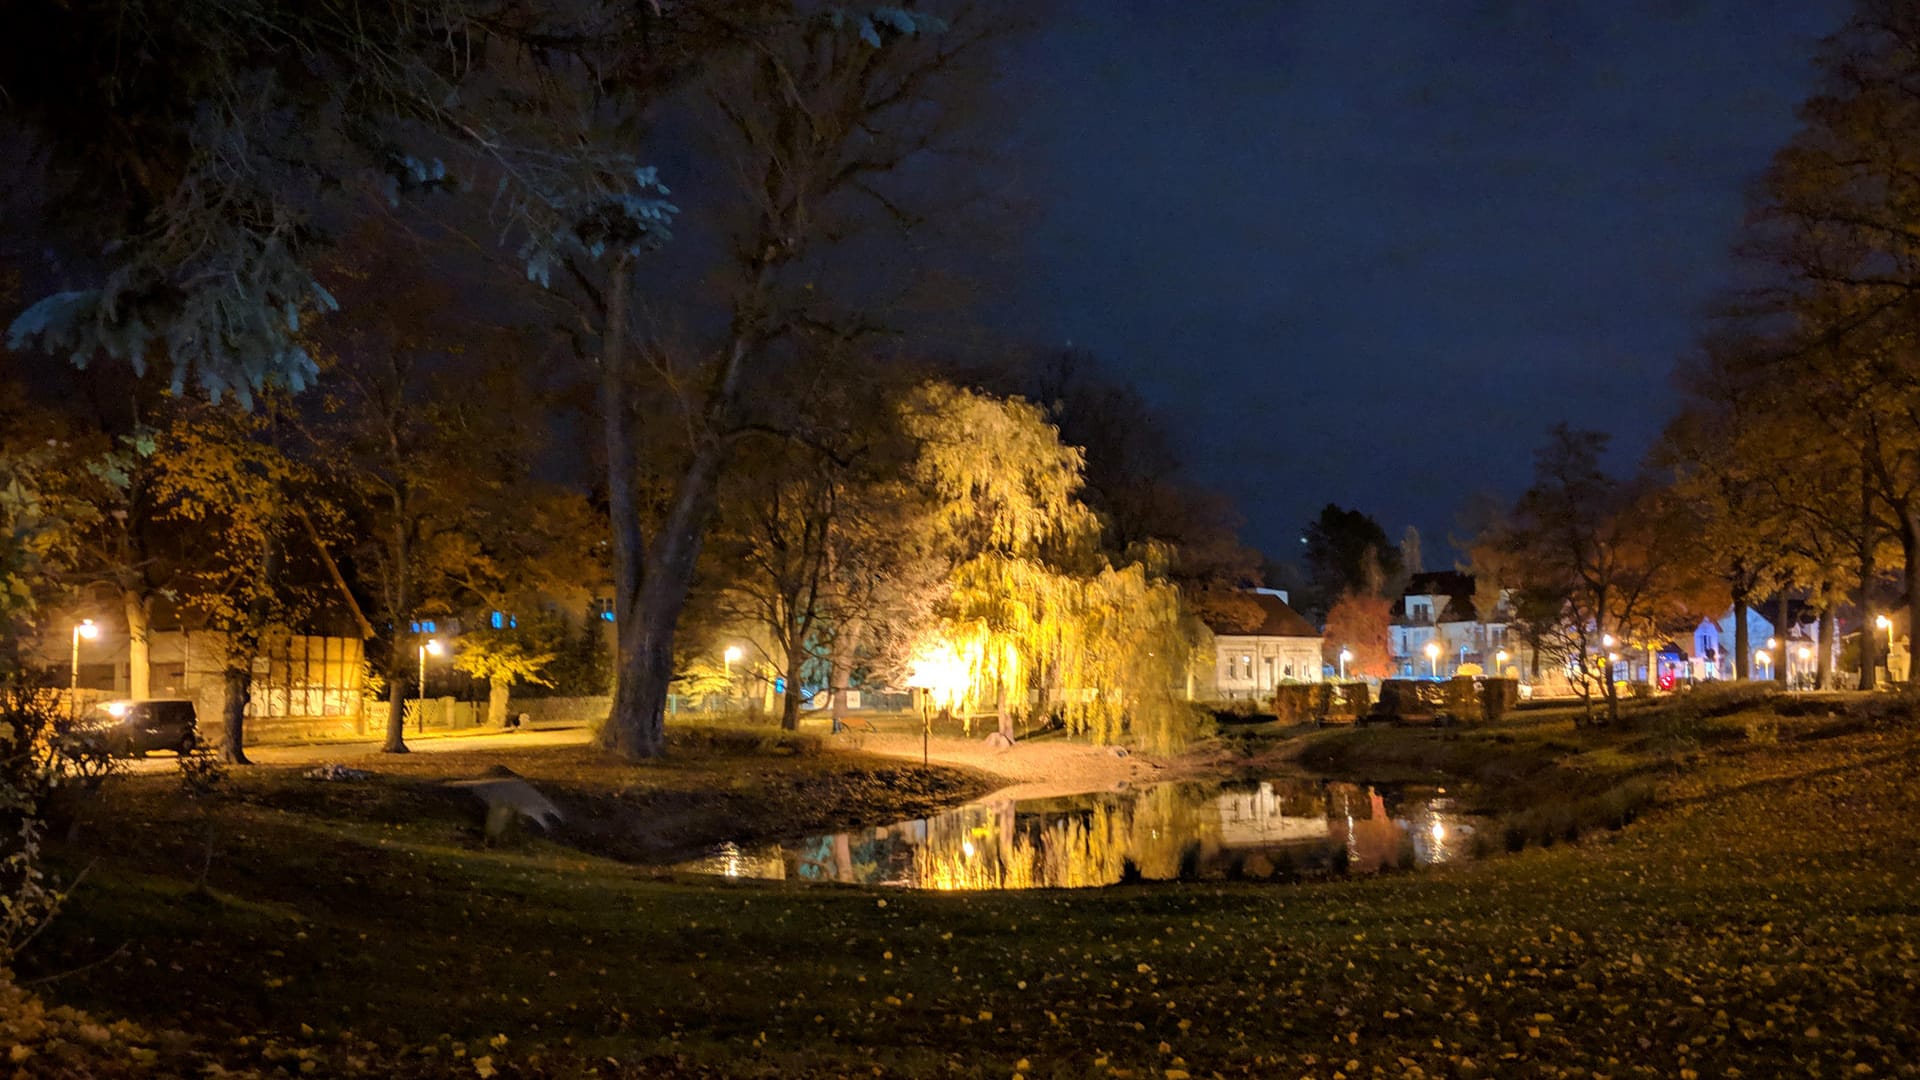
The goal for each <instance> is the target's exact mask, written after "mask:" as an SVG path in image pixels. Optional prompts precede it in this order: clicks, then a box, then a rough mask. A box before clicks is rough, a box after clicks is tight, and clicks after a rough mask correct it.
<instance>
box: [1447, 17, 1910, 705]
mask: <svg viewBox="0 0 1920 1080" xmlns="http://www.w3.org/2000/svg"><path fill="white" fill-rule="evenodd" d="M1818 62H1819V67H1820V71H1821V75H1822V85H1821V89H1820V91H1819V92H1818V93H1817V94H1816V95H1815V96H1814V97H1813V98H1811V99H1810V100H1809V101H1807V102H1806V103H1805V104H1804V105H1803V106H1802V108H1801V118H1802V127H1801V129H1800V130H1799V132H1798V133H1797V134H1796V135H1795V136H1794V138H1793V139H1792V140H1791V141H1790V142H1789V143H1788V144H1787V145H1786V146H1783V147H1781V148H1780V150H1779V151H1778V152H1777V153H1776V155H1775V157H1774V160H1773V163H1772V165H1771V167H1770V168H1769V169H1768V171H1767V173H1766V174H1765V176H1764V178H1763V179H1762V181H1761V183H1760V184H1759V185H1758V187H1757V189H1756V191H1755V193H1754V196H1753V203H1752V210H1751V213H1750V215H1749V218H1748V221H1747V224H1746V227H1745V230H1744V233H1743V236H1742V238H1741V241H1740V244H1739V246H1738V250H1737V254H1738V256H1739V260H1740V275H1739V280H1740V282H1741V285H1740V286H1739V287H1738V288H1737V289H1735V290H1733V291H1731V292H1730V293H1729V295H1728V298H1727V301H1726V303H1725V304H1724V305H1723V306H1722V308H1721V310H1720V311H1719V312H1717V313H1716V315H1715V316H1714V318H1713V319H1712V321H1711V324H1710V325H1709V326H1708V327H1707V329H1706V330H1705V332H1704V333H1703V338H1702V344H1701V345H1700V347H1699V349H1698V350H1697V352H1696V354H1695V355H1693V356H1691V357H1688V358H1687V359H1685V360H1684V361H1683V362H1682V363H1681V364H1680V365H1679V369H1678V371H1677V373H1676V383H1677V384H1678V387H1679V389H1680V391H1681V393H1682V396H1683V407H1682V410H1681V412H1680V414H1679V415H1678V416H1677V417H1676V418H1675V419H1674V421H1673V422H1672V423H1671V425H1670V426H1669V428H1668V430H1667V432H1666V434H1665V436H1664V437H1663V438H1662V440H1661V441H1660V443H1659V445H1658V446H1656V447H1655V448H1654V449H1653V451H1652V452H1651V453H1650V454H1649V455H1648V457H1647V459H1646V460H1645V462H1644V463H1643V464H1642V466H1641V468H1640V470H1639V472H1638V473H1637V474H1636V475H1634V476H1632V477H1624V478H1623V477H1620V476H1617V475H1615V474H1613V473H1611V472H1610V471H1609V470H1607V469H1605V468H1603V467H1602V464H1601V462H1602V456H1603V453H1604V450H1605V446H1606V439H1605V437H1604V436H1602V435H1598V434H1595V433H1591V432H1580V431H1570V430H1567V429H1565V428H1559V429H1556V430H1555V432H1554V433H1553V435H1552V437H1551V438H1550V439H1549V441H1548V443H1547V444H1546V445H1545V446H1544V447H1543V448H1542V449H1541V450H1540V452H1539V454H1538V456H1537V459H1536V470H1535V483H1534V486H1533V487H1532V488H1531V489H1530V490H1529V491H1528V492H1527V493H1526V494H1525V495H1524V496H1523V497H1522V498H1521V499H1520V500H1519V502H1518V503H1517V504H1516V505H1514V506H1513V507H1511V508H1508V509H1507V510H1506V511H1505V512H1504V513H1502V514H1500V515H1497V518H1496V520H1493V521H1491V522H1484V523H1482V527H1481V528H1479V529H1478V530H1477V531H1478V539H1477V540H1476V541H1475V542H1474V543H1473V545H1472V548H1473V551H1472V560H1471V561H1472V563H1473V564H1474V569H1476V570H1478V571H1479V572H1480V573H1481V575H1482V576H1483V577H1485V578H1491V579H1496V580H1499V581H1501V582H1502V583H1504V584H1506V585H1507V586H1509V587H1510V588H1511V589H1513V590H1514V593H1513V596H1514V597H1515V601H1514V604H1515V607H1516V609H1517V610H1516V611H1515V612H1513V613H1512V614H1513V618H1514V621H1515V622H1516V624H1517V625H1518V626H1519V627H1520V628H1521V630H1522V632H1523V633H1524V634H1525V635H1526V636H1527V637H1528V639H1529V641H1530V642H1531V643H1533V644H1535V645H1537V646H1538V650H1537V652H1536V655H1538V654H1539V653H1545V654H1546V655H1548V656H1549V657H1551V658H1553V659H1554V660H1556V661H1557V662H1564V663H1567V664H1569V665H1571V666H1573V667H1576V668H1580V669H1585V668H1587V667H1588V666H1589V665H1590V663H1595V662H1598V660H1597V658H1599V657H1601V656H1603V655H1605V653H1606V652H1607V649H1608V648H1611V647H1613V646H1612V645H1610V644H1606V643H1607V642H1612V641H1614V640H1615V639H1618V640H1619V641H1621V642H1623V643H1639V642H1648V641H1657V640H1664V639H1667V638H1670V637H1677V636H1680V635H1682V634H1684V633H1685V632H1686V631H1688V630H1689V629H1690V628H1691V626H1692V625H1694V624H1696V623H1697V622H1698V621H1699V620H1700V619H1701V618H1702V617H1707V618H1719V617H1720V616H1721V614H1722V613H1723V612H1725V611H1727V610H1728V608H1729V607H1730V608H1731V609H1732V612H1733V632H1734V640H1733V641H1732V642H1731V643H1730V645H1731V648H1730V651H1731V653H1732V657H1733V660H1734V664H1735V670H1736V673H1737V675H1738V676H1739V677H1742V678H1745V677H1748V676H1750V675H1751V674H1752V671H1753V664H1754V660H1755V654H1756V650H1757V649H1758V648H1759V647H1760V646H1761V645H1762V644H1763V643H1760V642H1753V641H1750V640H1748V630H1747V626H1748V620H1747V614H1746V613H1747V611H1748V610H1749V609H1750V608H1754V607H1757V606H1761V605H1765V607H1766V611H1765V614H1766V615H1767V617H1768V618H1769V619H1770V620H1772V621H1773V622H1774V624H1775V625H1776V626H1777V627H1779V628H1780V633H1781V635H1782V637H1783V638H1784V637H1785V635H1786V632H1787V629H1788V623H1789V621H1790V620H1791V618H1792V616H1791V615H1790V610H1791V609H1792V608H1799V606H1800V605H1805V607H1804V610H1807V611H1810V612H1811V613H1812V618H1813V619H1814V620H1816V621H1817V630H1816V632H1815V635H1814V637H1815V641H1814V642H1813V643H1812V647H1811V648H1810V651H1811V652H1813V653H1815V654H1816V655H1817V656H1818V661H1817V668H1816V671H1815V673H1814V681H1815V683H1816V684H1817V685H1819V686H1821V687H1831V686H1835V685H1836V684H1837V682H1838V679H1839V676H1838V674H1837V672H1836V671H1835V665H1834V659H1835V657H1836V656H1842V655H1844V656H1845V657H1846V659H1847V662H1848V666H1850V667H1851V668H1853V669H1854V670H1856V671H1857V672H1858V674H1857V682H1856V685H1858V686H1859V687H1860V688H1863V689H1865V688H1871V687H1872V686H1873V685H1874V684H1875V680H1876V677H1877V675H1876V673H1877V671H1878V670H1879V669H1880V668H1881V667H1882V666H1883V665H1884V664H1885V660H1886V658H1885V656H1884V655H1883V650H1884V649H1885V648H1886V647H1887V645H1888V644H1889V643H1891V642H1892V641H1893V640H1895V639H1896V638H1897V637H1899V636H1902V635H1904V634H1905V633H1906V632H1907V631H1906V628H1909V627H1911V626H1912V625H1913V621H1914V615H1915V614H1916V613H1920V366H1916V363H1915V357H1916V352H1915V349H1914V348H1913V343H1914V340H1915V336H1916V331H1917V330H1920V303H1916V300H1917V298H1920V261H1916V253H1920V247H1916V239H1920V234H1916V232H1915V230H1914V226H1913V222H1914V221H1915V220H1916V211H1917V210H1920V180H1916V177H1920V170H1916V167H1915V161H1914V155H1915V154H1916V152H1917V151H1916V147H1920V12H1916V11H1915V9H1914V8H1913V7H1912V5H1909V4H1902V3H1897V2H1891V0H1862V2H1861V3H1860V4H1859V5H1858V7H1857V9H1856V11H1855V13H1854V15H1853V16H1852V17H1851V19H1850V20H1849V21H1848V23H1847V24H1846V26H1845V27H1844V28H1843V29H1842V30H1841V31H1840V32H1838V33H1837V34H1835V35H1834V36H1833V37H1831V38H1830V39H1829V40H1827V41H1826V42H1825V43H1824V44H1823V46H1822V49H1821V52H1820V55H1819V58H1818ZM1902 608H1904V611H1901V610H1900V609H1902ZM1889 613H1892V614H1894V615H1895V618H1894V619H1892V620H1890V621H1891V622H1893V623H1894V624H1895V628H1894V630H1893V631H1892V632H1888V631H1886V630H1884V629H1883V628H1880V627H1877V626H1876V622H1877V620H1879V619H1880V618H1882V617H1885V616H1886V615H1888V614H1889ZM1843 623H1844V625H1843ZM1846 631H1851V632H1852V644H1851V645H1850V647H1849V648H1848V649H1847V650H1846V651H1845V653H1844V654H1843V653H1842V650H1840V648H1839V638H1840V636H1841V635H1842V633H1843V632H1846ZM1773 661H1774V662H1773V664H1772V674H1773V677H1774V678H1784V675H1785V669H1786V666H1787V665H1786V664H1784V663H1782V662H1781V661H1782V658H1781V657H1779V656H1775V657H1773ZM1604 684H1605V687H1604V690H1605V694H1606V696H1607V699H1608V702H1609V704H1610V706H1611V708H1612V713H1613V714H1614V715H1617V709H1618V702H1617V691H1616V688H1615V686H1614V685H1613V680H1611V679H1607V680H1604ZM1581 685H1582V686H1583V687H1584V686H1589V685H1591V684H1590V683H1588V682H1586V681H1582V684H1581Z"/></svg>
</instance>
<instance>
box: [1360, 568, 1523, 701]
mask: <svg viewBox="0 0 1920 1080" xmlns="http://www.w3.org/2000/svg"><path fill="white" fill-rule="evenodd" d="M1473 594H1474V580H1473V575H1471V574H1463V573H1460V572H1459V571H1457V570H1441V571H1435V572H1433V573H1427V574H1415V575H1414V576H1413V580H1412V581H1410V582H1408V583H1407V587H1406V589H1405V590H1404V591H1403V592H1401V594H1400V600H1399V603H1398V604H1397V605H1396V606H1395V608H1394V612H1393V621H1392V623H1391V625H1390V626H1389V627H1388V629H1387V649H1388V651H1389V652H1390V653H1391V654H1392V656H1393V666H1394V670H1395V672H1396V673H1397V674H1398V675H1400V676H1401V677H1403V678H1418V677H1420V676H1423V675H1437V676H1439V677H1441V678H1446V677H1449V676H1451V675H1453V674H1455V673H1456V672H1458V671H1459V670H1460V668H1461V666H1462V665H1465V664H1477V665H1479V666H1480V669H1481V670H1482V671H1484V672H1486V673H1489V674H1517V673H1518V672H1519V671H1521V670H1524V669H1523V668H1522V667H1521V662H1520V659H1519V652H1520V650H1519V649H1518V648H1517V647H1516V646H1515V644H1514V643H1513V642H1512V641H1511V640H1510V639H1509V636H1508V633H1507V597H1506V593H1505V592H1504V591H1502V593H1501V596H1500V604H1499V606H1498V608H1497V609H1496V610H1494V611H1491V612H1487V613H1486V616H1485V617H1484V618H1483V617H1482V615H1481V613H1480V612H1478V611H1476V610H1475V608H1474V603H1473ZM1429 645H1432V646H1433V647H1434V649H1433V653H1432V655H1431V656H1429V654H1428V651H1427V646H1429ZM1503 651H1505V652H1508V653H1509V654H1510V655H1509V656H1508V657H1507V662H1506V665H1505V666H1506V668H1507V669H1509V670H1508V671H1504V672H1501V671H1495V670H1494V669H1495V668H1498V667H1500V666H1501V665H1500V663H1499V657H1500V653H1501V652H1503Z"/></svg>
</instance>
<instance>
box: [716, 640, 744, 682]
mask: <svg viewBox="0 0 1920 1080" xmlns="http://www.w3.org/2000/svg"><path fill="white" fill-rule="evenodd" d="M720 659H721V660H722V661H724V662H725V663H726V668H727V678H729V679H731V678H733V662H734V661H735V660H738V659H740V646H738V645H729V646H727V651H726V652H723V653H721V654H720Z"/></svg>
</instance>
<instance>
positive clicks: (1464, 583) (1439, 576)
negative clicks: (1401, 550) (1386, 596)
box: [1400, 570, 1473, 598]
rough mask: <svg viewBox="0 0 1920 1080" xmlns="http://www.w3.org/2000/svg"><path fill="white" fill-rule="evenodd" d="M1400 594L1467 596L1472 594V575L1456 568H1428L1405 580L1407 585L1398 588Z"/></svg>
mask: <svg viewBox="0 0 1920 1080" xmlns="http://www.w3.org/2000/svg"><path fill="white" fill-rule="evenodd" d="M1400 595H1401V596H1453V597H1460V598H1469V597H1472V596H1473V575H1472V574H1463V573H1461V572H1460V571H1458V570H1430V571H1428V572H1426V573H1424V574H1415V575H1413V577H1411V578H1409V579H1408V580H1407V587H1406V588H1404V589H1402V590H1400Z"/></svg>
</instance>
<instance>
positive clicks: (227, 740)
mask: <svg viewBox="0 0 1920 1080" xmlns="http://www.w3.org/2000/svg"><path fill="white" fill-rule="evenodd" d="M274 536H275V534H274V533H272V532H269V533H268V534H267V543H266V547H265V549H264V550H263V551H261V553H260V577H261V581H262V583H263V584H262V585H261V587H260V588H259V589H257V590H256V591H255V593H254V597H253V599H252V600H251V601H250V602H249V603H248V604H247V614H246V624H245V628H244V629H243V630H242V631H241V632H239V633H229V634H228V635H227V673H226V699H225V701H224V702H222V705H221V709H222V711H223V712H224V713H225V717H224V719H225V721H226V724H227V729H226V731H225V732H224V733H223V734H222V738H221V746H222V750H221V757H222V758H224V759H225V760H226V761H227V762H229V763H231V764H234V765H246V764H249V762H248V761H247V751H246V734H247V731H246V715H247V699H248V698H249V697H251V696H252V694H253V659H254V657H255V656H256V655H258V654H259V652H260V640H261V638H262V636H263V635H265V633H266V631H267V620H268V619H269V618H270V617H271V616H272V613H273V605H272V603H271V602H270V600H269V599H268V592H269V591H270V590H271V589H272V588H273V587H274V583H275V582H276V581H278V580H279V576H280V544H279V542H278V541H277V540H275V539H274Z"/></svg>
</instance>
